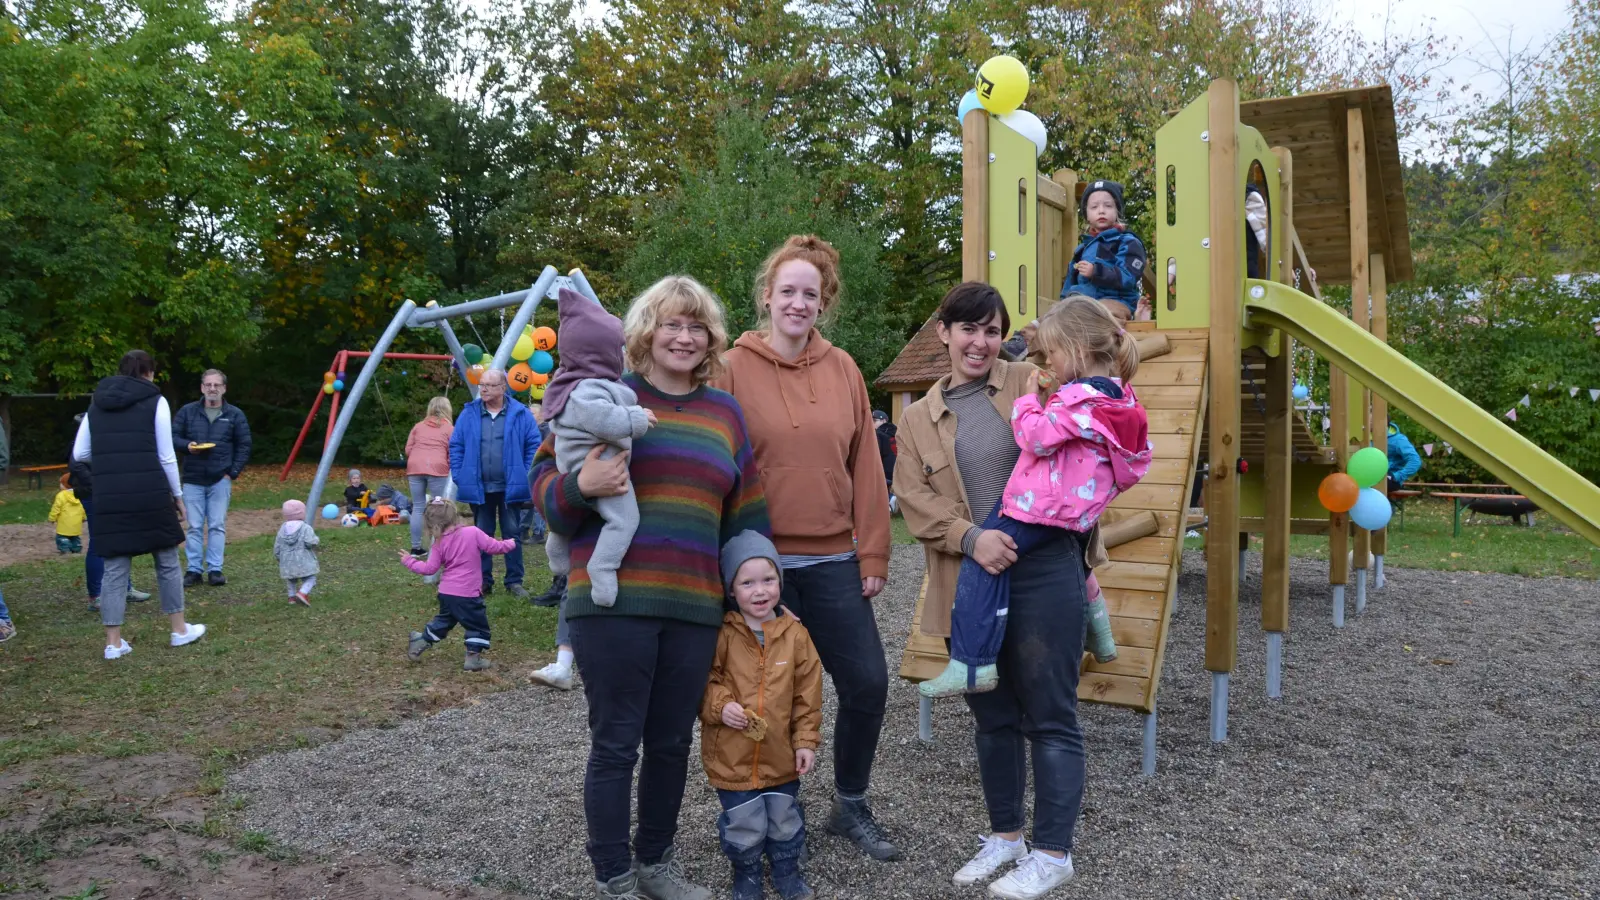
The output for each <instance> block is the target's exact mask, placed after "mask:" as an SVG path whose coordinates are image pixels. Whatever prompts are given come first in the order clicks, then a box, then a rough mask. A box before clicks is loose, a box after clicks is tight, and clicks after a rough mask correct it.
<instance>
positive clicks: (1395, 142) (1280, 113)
mask: <svg viewBox="0 0 1600 900" xmlns="http://www.w3.org/2000/svg"><path fill="white" fill-rule="evenodd" d="M1347 109H1359V110H1361V118H1362V122H1363V125H1364V128H1363V129H1362V130H1363V131H1364V132H1365V133H1366V134H1367V135H1369V139H1368V140H1367V141H1366V142H1365V143H1366V149H1367V172H1368V176H1367V210H1368V214H1367V218H1368V221H1367V246H1368V247H1369V248H1370V249H1371V251H1372V252H1373V253H1382V254H1383V256H1384V263H1385V268H1386V269H1387V272H1388V280H1389V283H1391V284H1393V283H1395V282H1400V281H1409V280H1411V275H1412V269H1411V232H1410V227H1409V225H1408V223H1407V221H1406V191H1405V182H1404V181H1403V180H1402V179H1403V172H1402V170H1401V167H1400V142H1399V138H1398V137H1397V136H1396V134H1395V124H1394V92H1393V91H1391V90H1390V89H1389V86H1388V85H1378V86H1376V87H1364V88H1354V89H1351V90H1344V91H1328V92H1327V93H1322V94H1302V95H1300V96H1298V97H1279V98H1276V99H1272V100H1252V101H1250V102H1248V103H1240V104H1239V121H1240V123H1241V124H1244V125H1249V126H1250V127H1252V128H1254V129H1256V130H1257V131H1259V132H1261V136H1262V137H1263V138H1265V139H1266V142H1267V146H1269V147H1283V148H1285V149H1287V150H1288V151H1289V152H1290V153H1291V154H1293V157H1292V158H1293V160H1294V228H1295V232H1296V233H1297V234H1298V235H1299V236H1300V245H1301V246H1302V247H1303V248H1304V251H1305V256H1306V261H1307V262H1309V263H1310V264H1311V268H1313V269H1315V270H1316V272H1317V282H1318V283H1319V284H1349V283H1350V175H1349V171H1350V169H1349V151H1348V149H1347V148H1348V146H1349V145H1348V141H1347V133H1346V122H1347V118H1346V112H1345V111H1346V110H1347Z"/></svg>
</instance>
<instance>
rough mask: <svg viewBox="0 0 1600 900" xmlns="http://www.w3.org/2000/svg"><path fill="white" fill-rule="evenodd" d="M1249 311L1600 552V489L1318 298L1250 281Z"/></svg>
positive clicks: (1256, 323)
mask: <svg viewBox="0 0 1600 900" xmlns="http://www.w3.org/2000/svg"><path fill="white" fill-rule="evenodd" d="M1244 305H1245V312H1246V315H1247V316H1248V319H1247V324H1249V325H1250V326H1252V327H1263V326H1265V327H1270V328H1278V329H1282V330H1283V331H1286V332H1288V333H1289V334H1292V335H1294V336H1295V338H1297V339H1298V340H1300V341H1302V342H1303V343H1305V344H1306V345H1308V346H1310V347H1311V348H1312V349H1313V350H1315V351H1316V352H1317V353H1318V354H1319V355H1320V356H1322V357H1323V358H1325V359H1327V360H1329V361H1330V362H1332V363H1333V365H1335V366H1337V367H1338V368H1339V369H1341V370H1343V371H1344V372H1345V373H1347V374H1349V375H1350V377H1352V378H1354V379H1355V380H1357V381H1359V382H1361V383H1362V384H1364V385H1366V386H1367V387H1368V388H1370V389H1371V390H1373V391H1376V392H1377V393H1378V394H1380V395H1382V396H1383V398H1384V399H1386V400H1388V401H1389V404H1390V405H1391V406H1395V407H1398V408H1399V409H1402V410H1405V412H1406V414H1407V415H1409V416H1411V417H1412V418H1413V419H1416V420H1417V421H1418V422H1420V423H1422V425H1423V426H1425V427H1426V428H1428V429H1429V430H1430V431H1432V432H1433V433H1434V434H1437V435H1438V436H1439V437H1440V438H1441V439H1443V440H1445V441H1448V442H1449V443H1450V445H1451V446H1452V447H1454V448H1455V449H1456V450H1459V451H1461V452H1462V453H1465V454H1466V455H1467V456H1468V457H1470V458H1471V459H1472V461H1473V462H1476V463H1477V464H1478V465H1480V466H1483V467H1484V468H1485V469H1488V470H1489V471H1490V472H1493V473H1494V474H1495V476H1496V477H1498V478H1499V479H1501V480H1502V481H1504V482H1505V483H1506V484H1509V485H1511V486H1513V487H1515V488H1516V489H1517V490H1518V491H1520V492H1521V493H1522V494H1524V495H1525V496H1527V498H1528V499H1529V500H1532V501H1533V502H1535V503H1537V504H1538V505H1539V508H1540V509H1542V510H1544V511H1545V512H1548V513H1550V514H1551V515H1553V516H1555V517H1556V518H1557V519H1559V520H1561V522H1562V523H1563V524H1565V525H1566V526H1567V527H1568V528H1571V529H1572V530H1573V531H1576V532H1577V533H1578V534H1581V535H1583V536H1584V537H1586V538H1588V539H1589V541H1590V542H1591V543H1593V544H1595V545H1597V546H1600V488H1597V487H1595V486H1594V485H1593V484H1592V483H1590V482H1589V481H1588V480H1587V479H1585V478H1584V477H1583V476H1582V475H1579V474H1578V473H1577V472H1574V471H1572V470H1571V469H1569V468H1567V467H1566V466H1565V465H1562V463H1561V462H1560V461H1559V460H1557V459H1556V458H1555V457H1553V456H1551V455H1550V454H1548V453H1546V452H1544V451H1543V450H1541V449H1539V447H1538V446H1537V445H1535V444H1534V443H1533V442H1532V441H1529V440H1528V439H1527V438H1525V437H1523V436H1522V435H1520V434H1517V433H1516V432H1515V431H1512V430H1511V429H1510V428H1509V427H1508V426H1507V425H1506V424H1505V423H1504V422H1502V421H1500V420H1499V419H1498V418H1496V417H1495V416H1493V415H1491V414H1489V413H1486V412H1484V411H1483V410H1482V409H1480V408H1479V407H1478V406H1477V404H1475V403H1473V402H1472V401H1470V400H1468V399H1467V398H1465V397H1463V396H1461V395H1460V394H1458V393H1456V392H1455V391H1453V390H1451V389H1450V386H1449V385H1447V384H1445V383H1444V382H1442V381H1440V380H1439V379H1437V378H1434V377H1433V376H1432V375H1429V374H1428V373H1427V371H1425V370H1424V369H1423V368H1422V367H1421V366H1419V365H1417V364H1416V363H1414V362H1412V361H1411V360H1409V359H1406V358H1405V357H1404V356H1402V355H1400V353H1399V352H1397V351H1396V350H1395V349H1394V348H1392V347H1390V346H1389V345H1388V344H1385V343H1384V342H1383V341H1380V340H1378V339H1377V338H1375V337H1373V336H1372V335H1371V334H1369V333H1367V332H1366V331H1364V330H1362V329H1361V328H1359V327H1357V326H1356V324H1355V323H1354V322H1352V321H1350V320H1349V319H1348V318H1346V317H1345V316H1344V315H1343V314H1341V313H1340V312H1339V311H1338V310H1336V309H1334V308H1333V307H1331V306H1328V305H1326V304H1324V303H1323V302H1322V301H1320V300H1317V299H1316V298H1314V297H1308V296H1306V295H1305V294H1302V293H1300V292H1299V291H1297V290H1295V289H1294V288H1291V287H1288V286H1286V285H1282V284H1278V283H1276V282H1271V281H1257V280H1253V279H1252V280H1249V281H1246V282H1245V298H1244Z"/></svg>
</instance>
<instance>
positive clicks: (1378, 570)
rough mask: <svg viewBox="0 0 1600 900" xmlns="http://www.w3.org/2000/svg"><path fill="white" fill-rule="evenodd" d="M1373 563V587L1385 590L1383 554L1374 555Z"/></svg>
mask: <svg viewBox="0 0 1600 900" xmlns="http://www.w3.org/2000/svg"><path fill="white" fill-rule="evenodd" d="M1372 559H1373V563H1372V589H1373V590H1375V591H1381V590H1383V554H1381V553H1380V554H1378V555H1377V556H1374V557H1373V558H1372Z"/></svg>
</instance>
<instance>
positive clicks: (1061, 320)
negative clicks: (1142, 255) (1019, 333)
mask: <svg viewBox="0 0 1600 900" xmlns="http://www.w3.org/2000/svg"><path fill="white" fill-rule="evenodd" d="M1029 349H1030V350H1031V351H1032V352H1031V353H1030V354H1029V356H1030V357H1031V358H1032V359H1033V361H1034V362H1036V363H1038V364H1040V365H1041V367H1044V368H1046V370H1047V371H1048V366H1047V364H1046V362H1045V361H1046V360H1048V359H1049V357H1050V354H1051V353H1052V352H1059V353H1061V354H1062V355H1063V356H1066V357H1067V358H1068V359H1070V360H1072V364H1073V370H1074V371H1075V372H1077V373H1078V375H1079V377H1082V375H1083V373H1085V372H1087V371H1088V370H1089V369H1090V368H1092V367H1094V366H1095V365H1096V364H1103V365H1105V366H1106V368H1108V369H1110V370H1111V372H1112V374H1114V375H1116V376H1117V377H1118V378H1121V379H1122V381H1123V383H1124V384H1126V383H1127V382H1129V381H1132V380H1133V376H1134V375H1135V374H1136V373H1137V372H1138V371H1139V345H1138V344H1137V343H1135V342H1134V339H1133V335H1131V334H1128V332H1127V330H1126V329H1124V328H1123V327H1122V325H1121V324H1119V323H1118V322H1117V320H1116V318H1115V317H1114V316H1112V315H1111V311H1110V310H1108V309H1106V308H1105V307H1104V306H1102V305H1101V304H1100V301H1098V300H1095V299H1092V298H1090V297H1085V296H1084V295H1082V294H1068V295H1067V296H1066V297H1065V298H1064V299H1062V300H1059V301H1057V302H1056V304H1055V305H1054V306H1052V307H1050V311H1049V312H1047V313H1045V314H1044V315H1043V316H1040V317H1039V330H1038V331H1037V332H1035V333H1034V336H1033V343H1032V346H1031V347H1030V348H1029ZM1051 374H1055V373H1053V372H1052V373H1051Z"/></svg>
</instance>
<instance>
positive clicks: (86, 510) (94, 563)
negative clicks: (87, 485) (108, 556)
mask: <svg viewBox="0 0 1600 900" xmlns="http://www.w3.org/2000/svg"><path fill="white" fill-rule="evenodd" d="M79 502H81V503H82V504H83V524H85V525H87V526H89V546H87V547H85V548H84V551H83V586H84V587H85V588H87V589H88V592H89V599H91V600H93V599H94V598H96V597H98V596H100V583H101V582H102V581H104V580H105V577H106V561H105V560H103V559H101V558H100V554H98V553H96V552H94V495H92V494H91V495H89V496H87V497H84V498H83V499H82V500H81V501H79Z"/></svg>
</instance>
